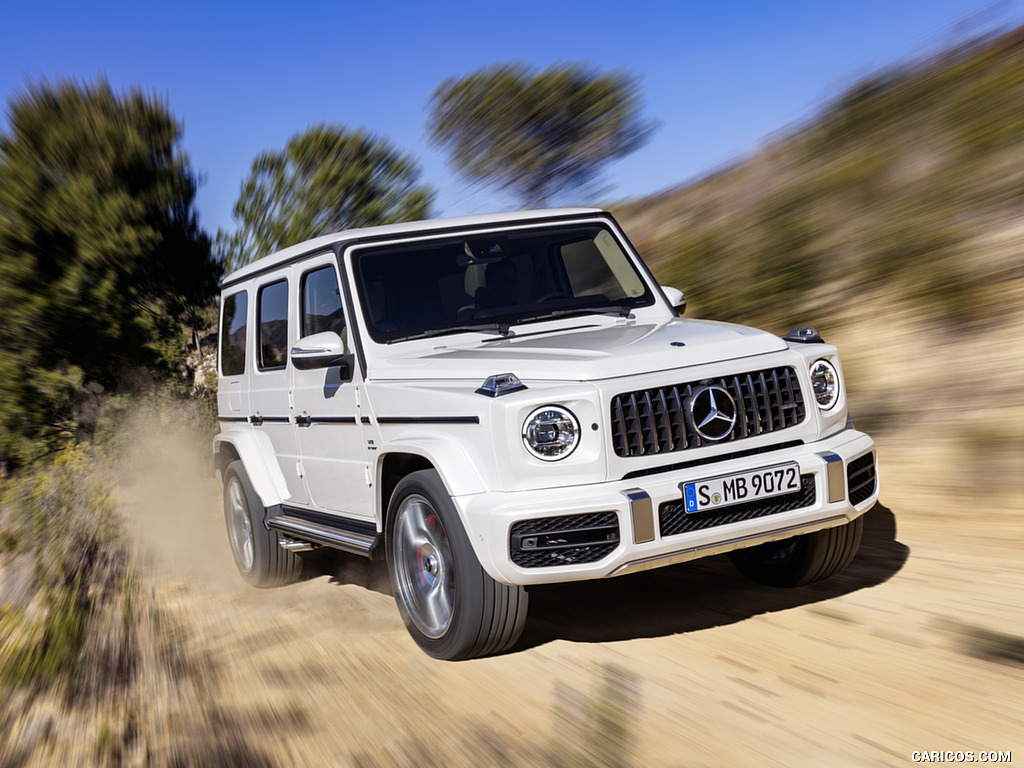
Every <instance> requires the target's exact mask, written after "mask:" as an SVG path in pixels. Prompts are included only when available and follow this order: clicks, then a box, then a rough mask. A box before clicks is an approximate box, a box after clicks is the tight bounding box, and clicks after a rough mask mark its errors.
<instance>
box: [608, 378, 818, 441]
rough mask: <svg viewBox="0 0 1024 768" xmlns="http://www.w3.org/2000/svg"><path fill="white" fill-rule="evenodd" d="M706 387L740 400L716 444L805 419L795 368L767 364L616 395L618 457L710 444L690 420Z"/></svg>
mask: <svg viewBox="0 0 1024 768" xmlns="http://www.w3.org/2000/svg"><path fill="white" fill-rule="evenodd" d="M704 385H715V386H719V387H723V388H724V389H726V390H727V391H728V392H729V394H730V395H732V398H733V400H734V401H735V403H736V425H735V426H734V427H733V429H732V432H731V433H730V434H729V435H728V436H727V437H725V438H724V439H722V440H716V441H714V443H716V444H717V443H726V442H730V441H733V440H741V439H743V438H745V437H756V436H757V435H763V434H766V433H768V432H777V431H778V430H780V429H784V428H786V427H792V426H794V425H795V424H799V423H800V422H801V421H803V420H804V416H805V410H804V399H803V393H802V392H801V391H800V381H799V380H798V379H797V375H796V370H795V369H793V368H788V367H785V368H768V369H766V370H763V371H751V372H750V373H741V374H737V375H735V376H725V377H722V378H718V379H705V380H702V381H691V382H687V383H684V384H675V385H670V386H665V387H654V388H652V389H643V390H639V391H636V392H626V393H623V394H621V395H616V396H615V397H613V398H612V403H611V420H612V443H613V445H614V446H615V453H616V454H617V455H619V456H649V455H651V454H656V453H671V452H674V451H682V450H685V449H687V448H698V447H700V446H701V445H704V444H706V443H708V441H707V440H703V439H702V438H701V437H700V435H698V434H697V432H696V430H694V429H693V425H692V424H691V423H689V421H688V419H687V416H686V411H687V410H688V409H687V403H688V400H689V398H690V396H691V395H692V394H693V392H694V391H695V390H696V389H698V388H699V387H701V386H704Z"/></svg>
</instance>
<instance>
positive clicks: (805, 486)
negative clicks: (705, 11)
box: [658, 475, 817, 536]
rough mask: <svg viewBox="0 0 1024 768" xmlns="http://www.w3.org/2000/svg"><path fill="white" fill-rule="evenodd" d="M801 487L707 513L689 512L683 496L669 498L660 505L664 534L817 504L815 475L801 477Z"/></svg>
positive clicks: (703, 527)
mask: <svg viewBox="0 0 1024 768" xmlns="http://www.w3.org/2000/svg"><path fill="white" fill-rule="evenodd" d="M800 486H801V487H800V490H799V491H793V493H787V494H786V495H785V496H774V497H772V498H770V499H759V500H757V501H747V502H744V503H742V504H733V505H732V506H729V507H723V508H721V509H709V510H706V511H704V512H694V513H693V514H689V515H688V514H686V503H685V502H684V501H683V500H682V499H678V500H676V501H666V502H665V503H664V504H662V505H661V506H660V507H659V508H658V519H659V524H660V528H661V535H662V536H675V535H677V534H680V533H689V532H690V531H702V530H704V529H706V528H714V527H716V526H719V525H728V524H729V523H738V522H740V521H742V520H753V519H754V518H756V517H767V516H768V515H776V514H778V513H779V512H789V511H790V510H793V509H803V508H804V507H810V506H813V505H814V502H815V501H816V500H817V492H816V491H815V488H814V475H801V476H800Z"/></svg>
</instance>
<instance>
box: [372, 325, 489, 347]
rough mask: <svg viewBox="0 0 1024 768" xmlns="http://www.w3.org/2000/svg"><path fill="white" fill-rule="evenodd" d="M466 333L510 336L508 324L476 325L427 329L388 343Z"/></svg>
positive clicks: (396, 338)
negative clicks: (486, 332) (489, 332)
mask: <svg viewBox="0 0 1024 768" xmlns="http://www.w3.org/2000/svg"><path fill="white" fill-rule="evenodd" d="M465 331H497V332H498V333H500V334H501V335H502V336H508V332H509V324H508V323H475V324H473V325H451V326H448V327H446V328H427V329H426V330H423V331H417V332H416V333H409V334H406V335H405V336H396V337H395V338H393V339H388V340H387V342H386V343H388V344H394V343H395V342H396V341H411V340H412V339H429V338H431V337H433V336H444V335H446V334H449V333H463V332H465Z"/></svg>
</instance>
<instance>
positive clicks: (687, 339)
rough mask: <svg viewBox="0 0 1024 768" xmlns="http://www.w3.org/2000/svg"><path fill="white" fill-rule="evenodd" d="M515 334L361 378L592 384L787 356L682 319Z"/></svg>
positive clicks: (757, 336) (380, 364)
mask: <svg viewBox="0 0 1024 768" xmlns="http://www.w3.org/2000/svg"><path fill="white" fill-rule="evenodd" d="M518 330H519V332H518V333H517V334H516V335H513V336H509V337H508V338H505V339H501V340H496V341H482V342H479V343H477V344H475V345H474V346H464V345H462V344H461V343H460V344H459V346H455V345H454V343H455V342H454V339H455V337H440V338H437V339H432V340H431V342H432V343H431V344H430V346H429V347H427V345H425V344H416V345H412V344H410V345H409V346H410V353H409V354H408V355H401V354H397V355H389V356H388V357H387V358H384V359H379V360H376V361H373V362H371V363H370V371H369V373H370V376H369V377H370V378H371V379H377V380H381V379H435V380H436V379H470V380H479V381H483V380H484V379H486V378H487V377H488V376H491V375H493V374H498V373H514V374H515V375H516V376H518V377H519V378H520V379H522V380H523V381H528V380H530V379H533V380H547V381H596V380H599V379H610V378H616V377H620V376H632V375H636V374H642V373H652V372H656V371H663V370H669V369H673V368H685V367H688V366H693V365H703V364H705V363H711V362H715V361H718V360H733V359H736V358H743V357H751V356H754V355H762V354H766V353H769V352H778V351H781V350H785V349H787V346H786V343H785V342H784V341H782V339H780V338H779V337H777V336H774V335H772V334H770V333H766V332H765V331H759V330H756V329H753V328H747V327H745V326H741V325H731V324H729V323H719V322H714V321H710V320H689V319H685V318H673V319H672V320H669V321H667V322H663V323H656V324H638V323H626V322H622V321H620V322H618V323H615V324H614V325H607V324H605V323H602V322H601V321H596V322H592V319H591V318H575V319H574V321H573V322H572V323H571V325H569V326H568V327H566V328H565V329H564V330H552V331H548V332H544V331H540V332H536V331H533V332H531V331H524V330H523V329H522V328H520V329H518ZM459 341H460V342H461V339H459ZM445 344H451V345H452V346H451V348H448V347H446V346H442V345H445ZM414 349H415V350H416V351H415V352H414V351H413V350H414Z"/></svg>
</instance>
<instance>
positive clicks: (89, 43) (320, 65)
mask: <svg viewBox="0 0 1024 768" xmlns="http://www.w3.org/2000/svg"><path fill="white" fill-rule="evenodd" d="M1022 2H1024V0H1003V1H1001V2H979V1H978V0H974V1H968V0H887V1H885V0H855V1H854V2H846V3H833V2H828V0H816V1H815V2H809V1H804V0H800V1H799V2H785V0H776V1H775V2H763V0H762V1H761V2H746V1H745V0H744V1H742V2H739V1H738V2H719V3H714V2H703V3H695V2H689V1H688V0H677V1H676V2H668V1H665V0H652V1H650V2H646V1H645V0H635V1H634V2H633V3H622V2H615V3H612V2H607V1H606V0H590V1H589V2H585V3H584V2H557V0H548V2H535V1H534V0H520V1H519V2H514V3H490V2H465V1H464V0H458V2H443V1H442V2H433V3H431V2H404V1H403V2H381V3H380V4H373V3H366V2H360V3H355V2H349V1H348V0H342V1H340V2H301V0H295V1H294V2H291V3H288V2H280V0H279V1H278V2H274V3H269V2H264V1H263V0H252V1H251V2H247V3H234V2H229V3H222V2H216V0H208V2H205V3H204V2H193V0H182V1H181V2H177V3H160V4H156V3H144V2H137V0H136V1H133V2H103V0H97V2H94V3H83V2H81V1H80V0H78V2H73V3H72V2H48V0H36V2H33V3H29V2H25V1H24V0H22V1H21V2H17V3H15V2H14V0H0V3H2V5H0V95H2V97H3V101H4V118H3V119H0V130H6V103H7V101H8V99H10V97H11V96H12V95H13V94H14V93H15V92H16V91H18V90H19V89H21V88H22V87H23V86H24V83H25V82H26V79H33V80H38V79H41V78H47V79H51V80H53V79H57V78H61V77H69V78H74V79H77V80H90V79H93V78H95V77H96V76H97V75H98V74H103V75H105V76H106V77H107V78H108V79H109V80H110V82H111V83H112V84H113V85H114V87H115V88H125V87H129V86H132V85H141V86H142V87H143V88H144V89H145V90H147V91H150V92H153V93H155V94H156V95H157V96H159V97H161V98H162V99H164V100H165V101H166V102H167V103H168V105H169V106H170V109H171V111H172V112H173V113H174V114H175V116H176V117H177V118H178V119H179V120H180V121H182V122H183V123H184V126H185V135H184V142H183V147H184V149H185V150H186V151H187V152H188V153H189V155H190V157H191V159H192V164H193V167H194V168H195V169H196V170H197V171H198V172H199V173H200V174H201V177H202V179H203V184H202V186H201V187H200V191H199V195H198V198H197V207H198V210H199V216H200V224H201V225H202V226H203V227H204V228H206V229H207V230H209V231H211V232H215V231H216V230H217V228H218V227H223V228H226V229H232V228H233V226H234V225H233V223H232V219H231V208H232V206H233V205H234V202H235V199H236V197H237V195H238V189H239V185H240V184H241V182H242V180H243V178H244V177H245V176H246V175H247V174H248V171H249V168H250V166H251V164H252V161H253V159H254V158H255V156H256V155H257V154H258V153H259V152H260V151H262V150H265V149H276V148H281V147H283V146H284V144H285V142H286V141H287V140H288V138H289V137H290V136H292V135H293V134H295V133H298V132H300V131H302V130H303V129H305V128H306V127H307V126H309V125H313V124H317V123H321V122H326V123H338V124H342V125H346V126H351V127H362V128H366V129H368V130H370V131H372V132H374V133H377V134H380V135H382V136H384V137H386V138H388V139H389V140H390V141H392V142H393V143H394V144H395V145H396V146H397V147H398V148H399V149H401V150H402V151H405V152H409V153H411V154H412V155H414V156H415V157H416V158H417V159H418V160H419V162H420V165H421V168H422V170H423V173H424V180H425V181H427V182H429V183H431V184H433V185H434V186H435V187H436V188H437V189H438V197H437V205H436V212H437V214H439V215H446V216H455V215H463V214H471V213H483V212H487V211H492V210H501V209H508V208H514V207H516V204H515V201H514V200H512V199H511V198H509V197H505V196H502V195H498V194H492V193H490V192H488V191H486V190H482V189H480V188H478V187H473V186H470V185H468V184H466V183H465V182H464V181H462V180H460V179H459V178H457V177H455V176H454V175H453V174H452V173H450V172H449V171H448V169H447V168H446V166H445V161H444V157H443V155H441V154H440V153H439V152H438V151H436V150H434V149H432V148H430V147H429V146H428V145H427V143H426V139H425V127H424V126H425V120H426V116H427V112H426V106H427V103H428V100H429V97H430V94H431V92H432V91H433V90H434V88H436V87H437V85H438V84H439V83H440V82H441V81H442V80H444V79H445V78H447V77H449V76H451V75H459V74H464V73H467V72H470V71H472V70H474V69H477V68H479V67H483V66H486V65H489V64H494V63H497V62H503V61H509V60H518V61H523V62H526V63H528V64H532V65H536V66H538V67H544V66H546V65H549V64H552V63H558V62H577V61H582V62H587V63H589V64H592V65H594V66H596V67H599V68H602V69H626V70H629V71H631V72H632V73H634V74H636V75H639V76H640V77H641V85H642V88H643V94H644V100H645V116H646V117H648V118H652V119H655V120H657V121H659V123H660V128H659V129H658V131H657V133H656V134H655V135H654V137H653V139H652V140H651V141H650V142H649V143H648V144H647V145H646V146H645V147H644V148H643V149H641V150H639V151H638V152H636V153H634V154H633V155H630V156H629V157H627V158H625V159H623V160H621V161H619V162H618V163H616V164H615V165H613V166H611V168H610V169H609V172H608V173H607V175H606V178H605V180H606V182H607V185H608V191H607V192H606V193H605V195H604V199H607V200H614V199H620V198H624V197H631V196H639V195H644V194H648V193H651V192H655V191H658V190H662V189H665V188H668V187H671V186H675V185H677V184H680V183H682V182H684V181H686V180H687V179H692V178H694V177H698V176H700V175H702V174H704V173H707V172H709V171H711V170H714V169H715V168H717V167H719V166H721V165H723V164H725V163H727V162H729V161H731V160H734V159H736V158H739V157H742V156H744V155H747V154H749V153H751V152H752V151H754V150H756V148H757V147H758V146H759V145H760V143H761V142H762V141H763V140H764V139H765V138H766V137H768V136H770V135H771V134H773V133H776V132H779V131H781V130H784V129H785V128H786V127H787V126H791V125H793V124H794V123H795V122H798V121H800V120H802V119H805V118H806V117H807V116H808V115H810V114H812V113H813V112H814V110H815V109H817V108H818V107H820V106H821V105H822V104H823V103H824V102H826V101H827V100H828V99H830V98H831V97H833V96H835V95H836V94H837V93H839V92H840V91H841V90H843V89H844V88H845V87H847V86H849V85H851V84H853V83H854V82H856V81H857V80H858V79H859V78H861V77H863V76H865V75H867V74H869V73H871V72H873V71H875V70H877V69H879V68H881V67H884V66H886V65H888V64H890V63H893V62H896V61H900V60H905V59H907V58H910V57H913V56H915V55H918V54H920V53H923V52H926V51H929V50H936V49H938V48H941V47H942V46H944V45H946V44H948V43H950V42H953V41H956V40H962V39H964V38H965V36H967V35H969V34H970V33H971V32H974V33H977V32H980V31H984V30H987V29H991V28H992V27H994V26H996V25H1011V24H1017V23H1021V22H1022V21H1024V13H1022V9H1021V3H1022ZM565 202H571V203H588V204H589V203H594V202H600V201H594V200H569V201H565Z"/></svg>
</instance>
